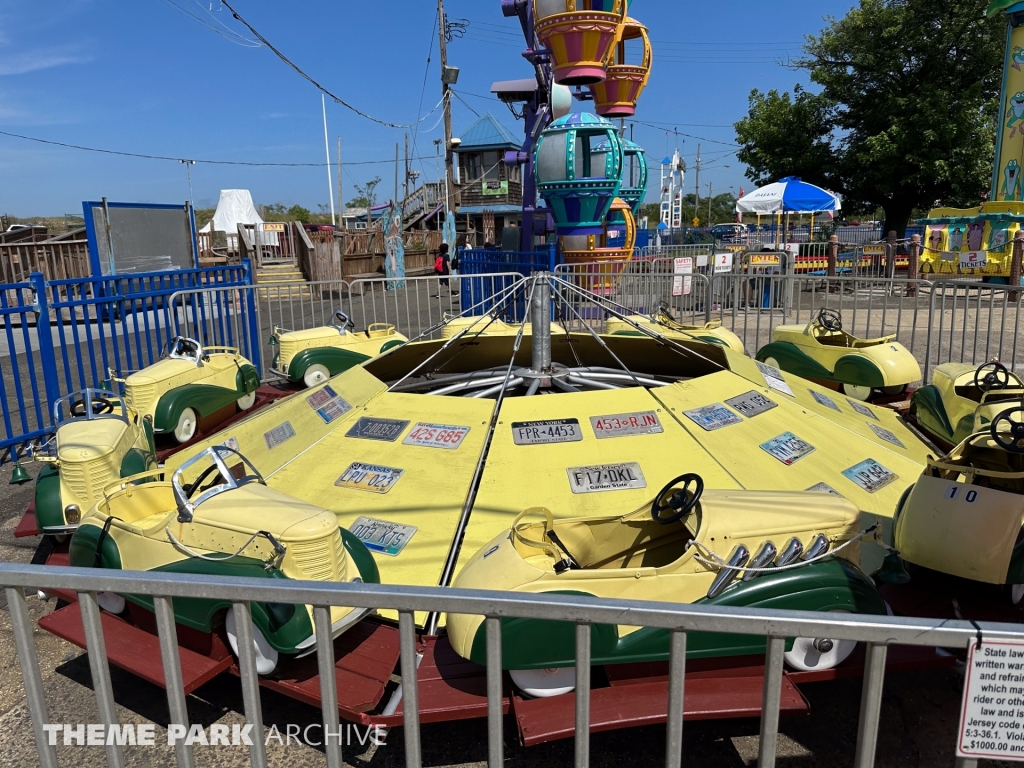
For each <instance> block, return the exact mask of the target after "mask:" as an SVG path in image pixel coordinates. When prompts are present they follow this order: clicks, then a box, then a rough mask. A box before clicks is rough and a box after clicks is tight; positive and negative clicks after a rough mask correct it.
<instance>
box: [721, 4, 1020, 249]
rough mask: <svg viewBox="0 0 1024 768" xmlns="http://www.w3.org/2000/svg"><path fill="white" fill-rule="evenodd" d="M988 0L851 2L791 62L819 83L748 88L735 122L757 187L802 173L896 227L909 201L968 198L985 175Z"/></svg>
mask: <svg viewBox="0 0 1024 768" xmlns="http://www.w3.org/2000/svg"><path fill="white" fill-rule="evenodd" d="M987 3H988V0H861V2H860V5H859V7H856V8H854V9H853V10H851V11H850V12H849V13H848V14H847V15H846V16H845V17H843V18H842V19H839V20H836V19H834V18H831V17H830V18H828V19H827V20H826V21H827V26H826V27H825V29H824V30H822V32H821V33H820V34H819V35H817V36H813V35H812V36H809V37H808V38H807V41H806V43H805V45H804V53H805V54H806V55H805V57H804V58H802V59H800V60H798V61H796V62H794V66H795V67H796V68H797V69H802V70H804V71H806V72H807V73H808V74H809V76H810V79H811V81H812V82H813V83H815V84H816V85H818V86H820V89H821V90H820V92H818V93H814V94H812V93H809V92H807V91H804V90H802V89H799V88H794V91H793V96H792V97H790V95H789V94H782V95H780V94H779V93H777V92H775V91H769V92H768V93H767V94H764V93H761V92H759V91H757V90H755V91H752V92H751V94H750V110H749V112H748V114H747V116H746V117H745V118H743V119H742V120H740V121H739V122H737V123H736V134H737V138H738V142H739V144H740V145H741V146H742V149H741V150H740V151H739V152H738V153H737V156H738V157H739V159H740V161H741V162H744V163H746V164H747V165H748V167H749V170H748V172H747V176H748V178H750V179H751V181H753V182H755V183H757V184H763V183H766V182H769V181H775V180H777V179H779V178H781V177H783V176H802V177H803V178H804V179H805V180H807V181H810V182H811V183H817V184H820V185H822V186H825V187H828V188H829V189H832V190H834V191H836V192H839V193H841V194H843V195H844V197H845V198H846V199H847V200H848V201H849V203H850V204H851V205H852V206H858V207H861V206H863V207H875V206H878V207H881V208H882V209H883V210H884V211H885V219H886V223H885V229H886V231H888V230H895V231H896V232H897V234H898V235H900V236H902V235H903V234H904V233H905V230H906V226H907V223H908V220H909V219H910V216H911V214H912V212H913V210H914V209H915V208H918V207H929V206H931V205H932V204H933V203H934V202H935V201H937V200H938V201H941V202H942V203H943V204H945V205H953V206H962V207H966V206H970V205H974V204H977V202H978V201H979V200H980V199H981V197H982V196H983V195H984V193H985V190H986V188H987V186H988V181H989V179H990V177H991V163H992V156H993V147H992V135H993V133H994V128H995V114H996V111H997V109H998V96H999V87H1000V80H1001V71H1002V60H1003V54H1004V50H1003V48H1004V38H1005V23H1006V22H1005V19H1003V18H1001V17H997V18H994V19H987V18H986V17H985V8H986V5H987Z"/></svg>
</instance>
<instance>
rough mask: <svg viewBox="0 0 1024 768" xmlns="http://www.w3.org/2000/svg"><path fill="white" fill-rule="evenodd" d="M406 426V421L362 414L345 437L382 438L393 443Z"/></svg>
mask: <svg viewBox="0 0 1024 768" xmlns="http://www.w3.org/2000/svg"><path fill="white" fill-rule="evenodd" d="M408 426H409V422H408V421H398V420H397V419H374V418H371V417H369V416H363V417H362V418H360V419H359V421H357V422H356V423H355V424H353V425H352V428H351V429H350V430H349V431H348V432H346V433H345V437H357V438H359V439H361V440H382V441H384V442H386V443H393V442H395V440H397V439H398V436H399V435H400V434H402V432H403V430H404V429H405V428H406V427H408Z"/></svg>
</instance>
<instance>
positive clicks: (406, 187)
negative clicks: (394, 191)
mask: <svg viewBox="0 0 1024 768" xmlns="http://www.w3.org/2000/svg"><path fill="white" fill-rule="evenodd" d="M404 192H405V196H404V197H403V198H402V204H403V205H404V204H405V201H406V200H408V199H409V134H408V133H406V134H405V188H404Z"/></svg>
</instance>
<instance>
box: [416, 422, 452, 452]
mask: <svg viewBox="0 0 1024 768" xmlns="http://www.w3.org/2000/svg"><path fill="white" fill-rule="evenodd" d="M468 434H469V427H456V426H452V425H451V424H427V423H426V422H423V421H421V422H418V423H417V424H416V425H415V426H413V428H412V431H411V432H410V433H409V434H408V435H406V436H405V440H403V441H402V445H420V446H423V447H424V448H444V449H446V450H449V451H454V450H455V449H456V448H458V447H459V446H460V445H462V441H463V439H465V437H466V435H468Z"/></svg>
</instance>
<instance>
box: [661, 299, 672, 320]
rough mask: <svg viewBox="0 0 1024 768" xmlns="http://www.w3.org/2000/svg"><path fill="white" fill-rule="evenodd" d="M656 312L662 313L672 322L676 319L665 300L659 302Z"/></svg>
mask: <svg viewBox="0 0 1024 768" xmlns="http://www.w3.org/2000/svg"><path fill="white" fill-rule="evenodd" d="M658 313H659V314H662V315H664V316H665V317H667V318H668V319H669V320H671V321H672V322H675V320H676V319H675V317H674V316H673V315H672V309H671V307H669V305H668V302H667V301H663V302H661V304H660V305H659V306H658Z"/></svg>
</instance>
